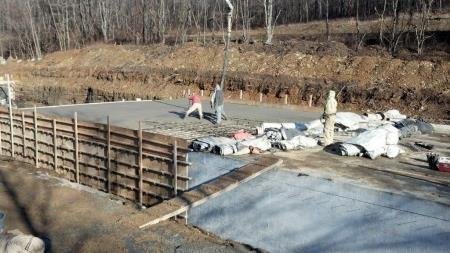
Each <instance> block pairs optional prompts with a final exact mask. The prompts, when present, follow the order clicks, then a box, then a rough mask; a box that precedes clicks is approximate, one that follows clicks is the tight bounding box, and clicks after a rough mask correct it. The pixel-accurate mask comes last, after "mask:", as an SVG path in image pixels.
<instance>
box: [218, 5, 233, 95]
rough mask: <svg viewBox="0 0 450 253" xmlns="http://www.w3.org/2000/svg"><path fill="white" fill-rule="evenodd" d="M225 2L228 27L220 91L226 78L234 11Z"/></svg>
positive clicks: (231, 6)
mask: <svg viewBox="0 0 450 253" xmlns="http://www.w3.org/2000/svg"><path fill="white" fill-rule="evenodd" d="M225 2H226V3H227V5H228V15H227V20H228V27H227V37H226V41H225V52H224V56H223V71H222V80H221V81H220V87H221V89H222V90H224V85H225V77H226V74H227V70H228V57H229V55H228V54H229V51H230V40H231V26H232V22H231V18H232V17H233V9H234V7H233V4H232V3H231V0H225Z"/></svg>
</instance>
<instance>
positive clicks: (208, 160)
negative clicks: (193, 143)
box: [189, 152, 248, 188]
mask: <svg viewBox="0 0 450 253" xmlns="http://www.w3.org/2000/svg"><path fill="white" fill-rule="evenodd" d="M189 162H191V163H192V165H191V166H190V167H189V177H190V178H192V180H190V181H189V188H194V187H196V186H198V185H201V184H203V183H205V182H209V181H211V180H213V179H215V178H217V177H219V176H222V175H224V174H227V173H228V172H230V171H232V170H234V169H237V168H239V167H242V166H244V165H245V164H248V161H245V160H242V159H237V158H230V157H223V156H218V155H214V154H211V153H200V152H190V153H189Z"/></svg>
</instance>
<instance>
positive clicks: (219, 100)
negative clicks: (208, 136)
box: [211, 84, 224, 125]
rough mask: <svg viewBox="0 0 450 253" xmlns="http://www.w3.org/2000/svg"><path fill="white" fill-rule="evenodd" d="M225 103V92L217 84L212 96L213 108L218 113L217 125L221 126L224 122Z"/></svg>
mask: <svg viewBox="0 0 450 253" xmlns="http://www.w3.org/2000/svg"><path fill="white" fill-rule="evenodd" d="M223 102H224V95H223V91H222V89H221V88H220V86H219V85H218V84H217V85H216V88H215V89H214V93H213V94H212V96H211V107H212V108H213V109H214V110H215V111H216V125H220V123H221V122H222V113H223Z"/></svg>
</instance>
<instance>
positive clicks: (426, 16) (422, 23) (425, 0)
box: [414, 0, 434, 55]
mask: <svg viewBox="0 0 450 253" xmlns="http://www.w3.org/2000/svg"><path fill="white" fill-rule="evenodd" d="M433 2H434V0H421V1H420V7H419V8H420V10H418V13H419V22H418V24H416V25H414V31H415V34H416V43H417V54H419V55H421V54H422V53H423V46H424V44H425V40H426V39H427V38H428V36H427V35H426V31H427V29H428V27H429V25H430V18H431V7H432V6H433Z"/></svg>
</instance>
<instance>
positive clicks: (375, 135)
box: [192, 110, 433, 159]
mask: <svg viewBox="0 0 450 253" xmlns="http://www.w3.org/2000/svg"><path fill="white" fill-rule="evenodd" d="M335 116H336V121H335V124H334V131H335V132H339V133H341V134H343V135H344V136H347V135H350V136H351V138H350V139H349V140H347V141H344V142H343V143H338V144H336V145H334V147H333V148H334V149H335V151H337V153H338V154H340V155H342V156H367V157H369V158H371V159H375V158H377V157H379V156H386V157H388V158H396V157H397V156H398V155H400V154H401V153H403V152H404V151H403V150H402V149H401V148H400V147H399V146H398V143H399V140H400V139H401V138H406V137H409V136H411V135H419V134H429V133H432V132H433V126H432V125H431V124H429V123H427V122H425V121H423V120H421V119H417V120H416V119H411V118H407V116H406V115H403V114H401V113H400V112H399V111H398V110H389V111H386V112H380V113H366V114H364V115H359V114H356V113H353V112H338V113H336V115H335ZM256 132H257V136H253V135H251V134H250V133H248V132H245V131H243V130H241V131H238V132H236V133H235V134H234V135H233V136H232V137H233V138H227V137H207V138H200V139H197V140H195V141H194V142H193V143H192V148H193V150H194V151H203V152H213V153H215V154H219V155H232V154H233V155H243V154H252V153H257V152H264V151H267V150H269V149H271V148H275V149H279V150H282V151H289V150H299V149H307V148H314V147H316V146H317V145H318V143H319V142H320V141H321V140H322V138H323V137H324V123H323V120H322V119H317V120H313V121H311V122H307V123H303V122H291V123H267V122H265V123H262V124H261V125H260V126H257V127H256ZM416 145H418V146H420V145H421V144H420V143H418V144H416ZM422 147H424V148H426V149H432V148H433V147H430V146H428V145H425V144H423V145H422ZM252 151H253V152H252Z"/></svg>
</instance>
